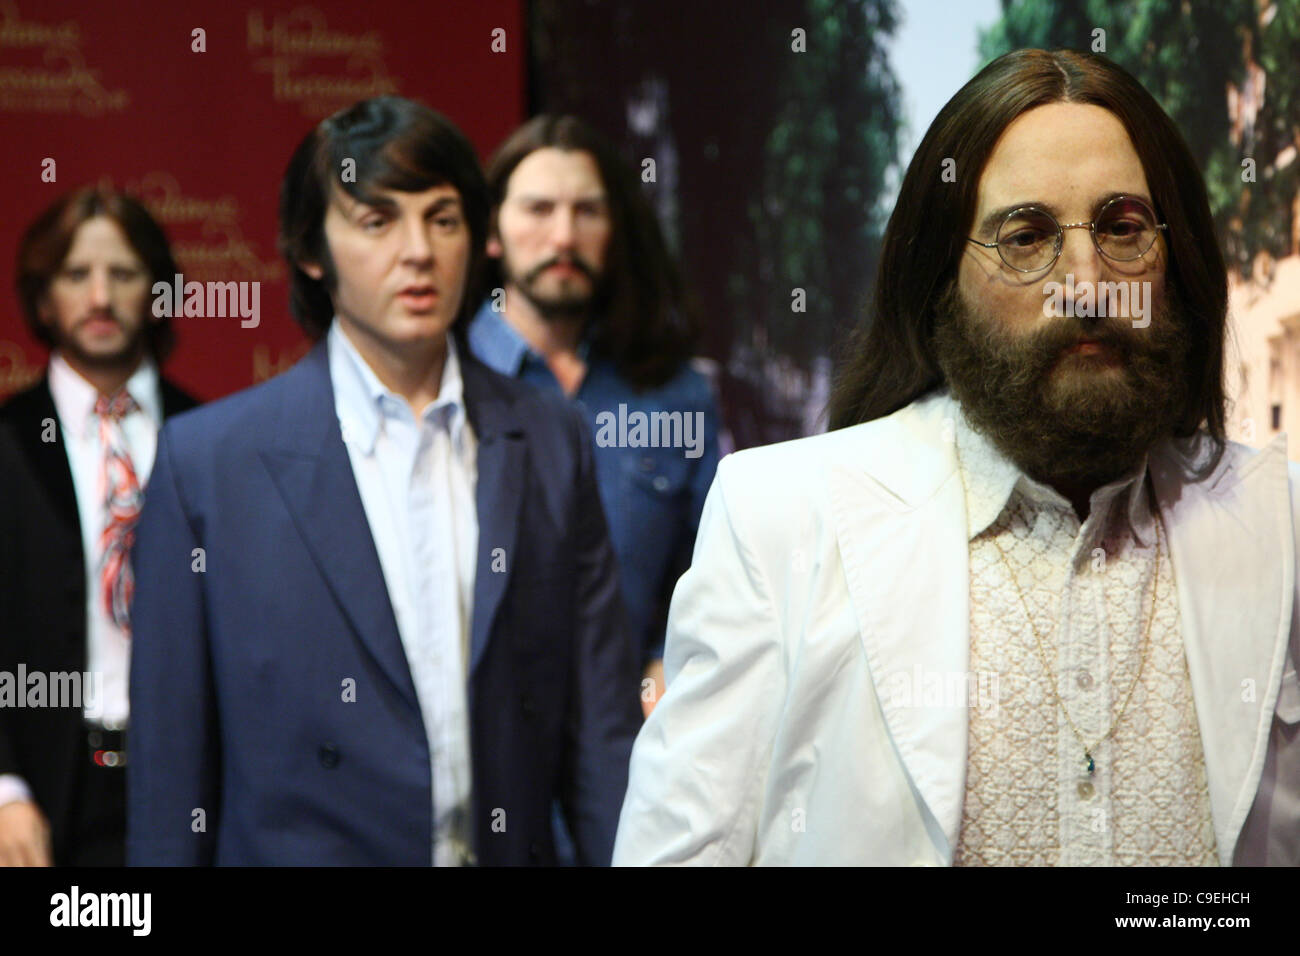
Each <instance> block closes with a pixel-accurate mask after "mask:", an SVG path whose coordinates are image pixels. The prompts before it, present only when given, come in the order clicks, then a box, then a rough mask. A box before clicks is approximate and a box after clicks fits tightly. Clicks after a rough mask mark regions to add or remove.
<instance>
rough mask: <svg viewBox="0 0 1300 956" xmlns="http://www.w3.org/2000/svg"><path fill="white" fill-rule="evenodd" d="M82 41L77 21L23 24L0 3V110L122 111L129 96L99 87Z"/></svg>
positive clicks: (5, 0)
mask: <svg viewBox="0 0 1300 956" xmlns="http://www.w3.org/2000/svg"><path fill="white" fill-rule="evenodd" d="M81 41H82V36H81V27H80V26H79V25H78V24H77V22H76V21H74V20H65V21H64V22H63V23H57V24H56V23H42V22H40V21H38V20H24V19H23V18H22V16H21V14H20V13H19V12H18V5H17V4H16V3H14V2H13V0H0V111H7V112H10V113H78V114H80V115H82V116H102V115H103V114H104V113H106V112H110V111H119V110H124V109H126V106H127V104H128V103H130V101H131V97H130V95H129V94H128V93H127V92H126V90H123V89H117V90H106V89H105V88H104V86H103V84H102V83H100V80H99V75H100V72H101V71H100V70H97V69H94V68H92V67H91V66H90V65H89V64H88V63H87V62H86V57H85V55H84V53H83V52H82V49H81Z"/></svg>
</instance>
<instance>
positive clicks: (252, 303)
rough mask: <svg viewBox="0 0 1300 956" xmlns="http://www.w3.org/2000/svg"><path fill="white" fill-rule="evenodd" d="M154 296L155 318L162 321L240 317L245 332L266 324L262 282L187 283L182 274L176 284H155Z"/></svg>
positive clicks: (178, 275) (175, 281) (174, 282)
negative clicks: (263, 322) (263, 309)
mask: <svg viewBox="0 0 1300 956" xmlns="http://www.w3.org/2000/svg"><path fill="white" fill-rule="evenodd" d="M153 296H154V299H153V314H154V315H155V316H157V317H158V318H160V319H161V318H169V319H170V318H173V317H180V316H185V317H187V318H205V317H207V318H220V319H225V318H233V317H235V316H238V317H239V318H241V319H243V320H244V321H242V322H240V323H239V325H240V328H245V329H255V328H257V326H258V324H259V323H261V321H262V317H261V313H262V309H261V305H262V283H260V282H186V281H185V276H183V275H182V274H181V273H179V272H178V273H176V278H175V280H174V281H173V282H170V283H167V282H155V283H154V284H153Z"/></svg>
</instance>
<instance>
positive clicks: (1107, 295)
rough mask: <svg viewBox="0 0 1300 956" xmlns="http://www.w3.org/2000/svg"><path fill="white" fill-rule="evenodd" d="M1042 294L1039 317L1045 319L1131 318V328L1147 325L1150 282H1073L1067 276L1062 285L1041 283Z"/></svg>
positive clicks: (1149, 319)
mask: <svg viewBox="0 0 1300 956" xmlns="http://www.w3.org/2000/svg"><path fill="white" fill-rule="evenodd" d="M1043 295H1044V296H1046V297H1047V298H1046V300H1045V301H1044V302H1043V315H1045V316H1046V317H1047V318H1049V319H1059V318H1071V319H1073V318H1081V319H1082V318H1093V317H1100V318H1106V317H1108V316H1113V317H1117V318H1125V319H1126V318H1129V317H1132V319H1133V328H1135V329H1145V328H1146V327H1147V326H1148V325H1150V324H1151V283H1150V282H1088V281H1087V280H1086V279H1085V280H1084V281H1083V282H1075V281H1074V274H1073V273H1067V274H1066V276H1065V285H1062V284H1061V283H1059V282H1045V283H1043Z"/></svg>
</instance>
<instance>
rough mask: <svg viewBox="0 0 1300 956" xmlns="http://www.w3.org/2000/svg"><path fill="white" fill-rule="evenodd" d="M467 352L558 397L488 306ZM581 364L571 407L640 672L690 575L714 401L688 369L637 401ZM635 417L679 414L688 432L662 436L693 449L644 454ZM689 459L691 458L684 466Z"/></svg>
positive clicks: (713, 444)
mask: <svg viewBox="0 0 1300 956" xmlns="http://www.w3.org/2000/svg"><path fill="white" fill-rule="evenodd" d="M469 346H470V349H471V351H473V353H474V354H475V355H476V356H478V358H479V360H480V361H482V362H483V363H484V364H485V365H487V366H488V367H489V368H493V369H496V370H497V371H498V372H501V373H502V374H504V375H510V376H513V377H515V378H518V379H520V380H522V381H524V382H527V383H529V384H531V385H534V386H536V387H538V388H541V389H549V390H551V391H554V392H556V393H561V394H562V393H563V389H561V387H560V383H559V382H558V381H556V379H555V376H554V375H553V374H551V370H550V369H549V368H548V367H547V365H546V362H545V360H544V359H543V358H542V357H541V356H540V355H538V354H537V353H536V352H534V351H533V350H532V349H531V348H530V347H529V345H528V343H527V342H525V341H524V339H523V337H522V336H521V335H520V334H519V333H518V332H516V331H515V330H514V328H513V327H512V326H511V325H510V324H509V323H508V322H506V320H505V316H504V315H503V314H502V313H500V312H497V311H495V310H494V309H493V308H492V303H491V301H490V300H489V301H487V302H484V303H483V306H482V307H481V308H480V309H479V311H478V314H477V315H475V316H474V319H473V322H472V323H471V324H470V328H469ZM584 358H585V360H586V363H587V374H586V377H585V378H583V380H582V384H581V386H579V388H578V391H577V394H575V395H574V396H573V398H574V400H575V401H576V402H578V404H579V405H581V406H582V407H583V409H584V410H585V411H586V413H587V423H588V425H589V426H590V427H591V431H592V436H593V438H594V439H595V446H596V447H595V464H596V482H597V484H598V486H599V488H600V497H601V503H602V504H603V505H604V508H605V517H606V519H607V521H608V523H609V536H610V539H611V541H612V542H613V545H614V551H615V553H616V554H617V556H618V563H619V581H620V584H621V587H622V593H623V600H624V603H625V604H626V605H627V610H628V615H629V618H630V620H631V621H632V622H633V627H634V628H635V629H636V632H637V633H638V634H639V635H640V636H641V640H642V643H641V646H642V648H643V649H644V659H645V661H647V662H648V661H651V660H656V659H659V658H662V657H663V653H664V631H665V627H666V624H667V620H668V604H669V601H670V600H671V598H672V593H673V587H674V586H675V585H676V584H677V579H678V578H679V577H680V576H681V574H682V573H683V572H684V571H685V570H686V568H687V567H689V566H690V562H691V552H692V550H693V549H694V547H695V532H696V530H697V529H698V528H699V524H700V512H701V511H702V510H703V508H704V497H705V495H706V494H707V492H708V490H709V485H710V484H712V482H713V473H714V471H716V470H717V467H718V409H717V401H716V399H715V397H714V392H713V386H712V385H711V383H710V382H709V379H708V378H707V377H706V376H705V375H703V374H702V373H700V372H698V371H696V370H695V369H693V368H691V367H690V366H689V365H683V366H682V368H680V369H679V370H678V371H677V373H676V374H675V375H674V376H673V377H672V378H671V379H669V380H668V381H667V382H665V383H664V384H662V385H658V386H656V387H654V388H649V389H646V390H644V391H637V390H636V389H635V388H634V387H633V386H632V385H631V384H630V383H628V382H627V381H626V380H625V379H624V378H623V377H622V376H620V375H619V374H618V371H617V370H616V369H615V367H614V364H613V362H611V361H609V360H608V359H605V358H602V357H600V356H590V355H584ZM620 406H622V407H621V408H620ZM638 412H639V413H642V415H643V416H644V418H645V420H650V415H651V414H652V413H656V412H658V413H665V412H667V413H674V412H679V413H681V419H682V422H683V426H685V423H686V422H687V420H688V419H689V422H690V423H691V424H690V430H689V432H688V431H687V429H686V428H685V427H683V428H682V430H681V432H680V433H678V432H675V431H674V432H671V434H672V435H674V436H676V435H677V434H680V435H681V436H682V437H683V438H685V437H690V438H691V439H692V442H691V444H692V445H693V446H694V447H644V443H645V442H646V441H653V440H654V439H653V438H650V437H649V436H650V434H651V433H650V432H647V431H646V430H644V429H643V430H642V431H641V432H638V430H637V429H636V427H635V426H636V422H637V420H638V417H639V416H637V415H636V414H635V413H638ZM697 413H698V414H697ZM654 421H662V417H661V418H660V419H654ZM698 423H702V425H703V428H702V435H698V434H697V432H696V425H697V424H698ZM661 434H662V432H661ZM656 437H657V436H656ZM638 445H641V446H643V447H637V446H638ZM697 450H698V457H688V453H689V454H690V455H696V453H697Z"/></svg>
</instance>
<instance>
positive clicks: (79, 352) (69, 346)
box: [47, 313, 149, 371]
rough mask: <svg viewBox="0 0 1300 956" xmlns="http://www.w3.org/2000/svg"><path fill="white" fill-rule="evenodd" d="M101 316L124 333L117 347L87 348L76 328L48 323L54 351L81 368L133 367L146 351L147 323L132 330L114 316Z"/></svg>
mask: <svg viewBox="0 0 1300 956" xmlns="http://www.w3.org/2000/svg"><path fill="white" fill-rule="evenodd" d="M104 315H107V316H108V317H111V318H112V319H113V321H115V322H116V323H117V325H118V327H119V328H120V329H122V330H123V331H124V332H125V338H124V339H123V340H122V344H121V345H120V346H119V347H117V348H115V349H109V350H103V349H94V348H87V347H86V346H85V345H84V344H83V343H82V341H81V338H80V336H79V335H78V334H77V331H76V330H75V328H74V329H72V330H66V329H64V328H62V327H61V326H60V325H59V323H58V322H51V323H50V324H49V325H48V326H47V328H48V329H49V330H50V334H51V335H52V336H53V338H54V347H55V348H57V349H58V350H59V351H61V352H63V353H64V354H65V355H67V356H69V357H70V358H71V359H72V360H73V362H74V363H76V364H79V365H80V366H81V367H83V368H93V369H98V370H103V371H111V370H114V369H122V368H127V367H132V366H134V365H136V364H137V363H138V362H139V361H140V358H141V357H142V356H143V355H144V353H145V351H146V348H147V344H148V334H149V326H148V323H147V321H146V322H141V323H140V324H139V325H137V326H135V327H134V328H132V327H131V325H130V324H128V323H126V322H123V321H122V320H121V318H119V317H118V316H116V315H112V314H106V313H101V316H104Z"/></svg>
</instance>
